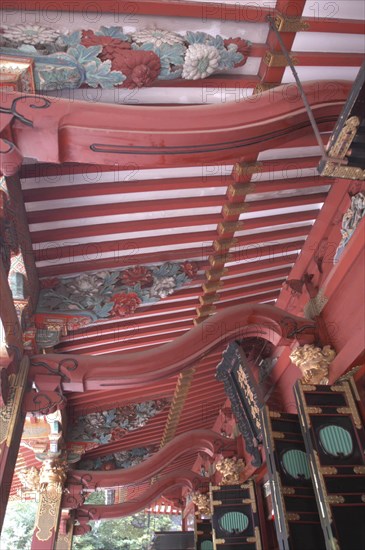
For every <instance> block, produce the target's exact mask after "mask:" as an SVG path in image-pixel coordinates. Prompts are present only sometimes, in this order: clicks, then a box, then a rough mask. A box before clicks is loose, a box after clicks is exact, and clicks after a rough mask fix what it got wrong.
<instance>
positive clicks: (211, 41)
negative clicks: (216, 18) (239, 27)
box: [207, 34, 224, 50]
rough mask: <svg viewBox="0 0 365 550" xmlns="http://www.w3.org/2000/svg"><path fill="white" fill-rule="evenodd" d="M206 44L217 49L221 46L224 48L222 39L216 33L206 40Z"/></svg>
mask: <svg viewBox="0 0 365 550" xmlns="http://www.w3.org/2000/svg"><path fill="white" fill-rule="evenodd" d="M207 44H209V45H210V46H214V47H215V48H217V49H218V50H220V49H221V48H224V40H223V38H222V37H221V36H219V35H218V34H217V36H216V37H215V38H214V37H213V36H212V37H211V38H209V39H208V40H207Z"/></svg>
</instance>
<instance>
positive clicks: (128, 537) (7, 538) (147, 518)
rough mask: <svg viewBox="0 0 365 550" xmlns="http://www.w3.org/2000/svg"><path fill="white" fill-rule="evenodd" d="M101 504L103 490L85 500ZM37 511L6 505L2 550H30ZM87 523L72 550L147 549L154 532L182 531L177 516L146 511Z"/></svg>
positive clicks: (16, 504) (31, 504)
mask: <svg viewBox="0 0 365 550" xmlns="http://www.w3.org/2000/svg"><path fill="white" fill-rule="evenodd" d="M103 503H104V491H97V492H95V493H93V494H92V495H90V497H89V498H88V504H103ZM36 510H37V504H36V503H35V502H19V501H11V502H9V504H8V507H7V511H6V516H5V523H4V528H3V533H2V537H1V543H0V548H1V550H30V548H31V542H32V536H33V529H34V520H35V514H36ZM177 521H178V522H179V523H177ZM90 524H91V526H92V531H91V532H90V533H88V534H86V535H84V536H80V537H74V539H73V546H72V548H73V550H143V549H146V550H147V549H148V548H149V546H150V541H151V540H152V537H153V532H154V531H176V530H178V529H179V528H181V527H180V517H179V516H168V515H156V516H155V515H153V514H152V515H149V514H148V513H145V512H140V513H139V514H135V515H134V516H129V517H125V518H120V519H115V520H108V521H94V522H91V523H90Z"/></svg>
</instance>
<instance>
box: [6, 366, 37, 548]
mask: <svg viewBox="0 0 365 550" xmlns="http://www.w3.org/2000/svg"><path fill="white" fill-rule="evenodd" d="M28 370H29V358H28V357H27V356H24V357H23V358H22V359H21V361H20V364H19V368H18V372H17V374H11V375H10V376H9V390H8V393H7V400H6V404H5V405H3V406H2V407H1V408H0V531H1V529H2V526H3V522H4V516H5V511H6V505H7V503H8V498H9V493H10V487H11V481H12V478H13V473H14V468H15V463H16V459H17V456H18V450H19V445H20V440H21V436H22V432H23V426H24V421H25V412H24V410H23V407H22V402H23V397H24V392H25V389H26V384H27V378H28ZM37 550H38V549H37Z"/></svg>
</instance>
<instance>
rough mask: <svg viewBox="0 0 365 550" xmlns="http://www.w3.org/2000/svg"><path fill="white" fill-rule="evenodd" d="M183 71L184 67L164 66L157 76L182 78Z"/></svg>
mask: <svg viewBox="0 0 365 550" xmlns="http://www.w3.org/2000/svg"><path fill="white" fill-rule="evenodd" d="M182 72H183V70H182V68H179V69H177V70H171V67H170V68H166V67H164V68H163V69H162V70H161V72H160V74H159V76H158V77H157V78H158V79H159V80H176V79H177V78H181V75H182Z"/></svg>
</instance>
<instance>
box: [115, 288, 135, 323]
mask: <svg viewBox="0 0 365 550" xmlns="http://www.w3.org/2000/svg"><path fill="white" fill-rule="evenodd" d="M112 300H113V302H114V306H113V309H112V310H111V312H110V314H111V315H112V316H115V317H125V316H126V315H132V313H134V312H135V310H136V308H137V307H138V306H139V304H140V303H141V302H142V300H141V299H140V297H139V296H138V294H136V293H135V292H129V293H127V292H119V293H118V294H114V296H112Z"/></svg>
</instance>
